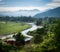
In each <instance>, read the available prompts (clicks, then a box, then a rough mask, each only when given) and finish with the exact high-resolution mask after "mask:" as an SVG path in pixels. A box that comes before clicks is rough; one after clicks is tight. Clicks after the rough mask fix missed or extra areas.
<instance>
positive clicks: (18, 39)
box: [13, 33, 25, 45]
mask: <svg viewBox="0 0 60 52" xmlns="http://www.w3.org/2000/svg"><path fill="white" fill-rule="evenodd" d="M13 37H14V38H15V39H16V41H15V44H16V45H18V44H19V43H20V44H21V45H25V37H24V36H23V35H21V33H18V34H17V35H14V36H13Z"/></svg>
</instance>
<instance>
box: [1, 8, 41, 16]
mask: <svg viewBox="0 0 60 52" xmlns="http://www.w3.org/2000/svg"><path fill="white" fill-rule="evenodd" d="M37 13H40V10H38V9H33V10H18V11H14V12H10V11H7V12H0V15H3V16H7V15H8V16H34V15H35V14H37Z"/></svg>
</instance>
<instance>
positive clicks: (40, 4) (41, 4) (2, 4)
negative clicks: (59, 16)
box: [0, 0, 60, 11]
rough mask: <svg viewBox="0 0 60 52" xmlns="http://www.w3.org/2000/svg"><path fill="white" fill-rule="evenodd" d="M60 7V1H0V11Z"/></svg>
mask: <svg viewBox="0 0 60 52" xmlns="http://www.w3.org/2000/svg"><path fill="white" fill-rule="evenodd" d="M55 7H60V0H0V11H16V10H19V9H26V10H30V9H39V10H40V11H45V10H47V9H51V8H55Z"/></svg>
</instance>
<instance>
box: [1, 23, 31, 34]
mask: <svg viewBox="0 0 60 52" xmlns="http://www.w3.org/2000/svg"><path fill="white" fill-rule="evenodd" d="M29 27H31V26H30V25H27V24H26V23H23V22H20V23H19V22H18V23H15V22H8V23H7V24H6V23H1V22H0V35H6V34H10V33H14V32H21V31H22V30H24V29H27V28H29Z"/></svg>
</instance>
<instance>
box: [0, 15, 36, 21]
mask: <svg viewBox="0 0 60 52" xmlns="http://www.w3.org/2000/svg"><path fill="white" fill-rule="evenodd" d="M35 20H36V18H32V17H31V16H29V17H26V16H20V17H13V16H11V17H10V16H4V17H0V21H6V22H7V21H13V22H33V21H35Z"/></svg>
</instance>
